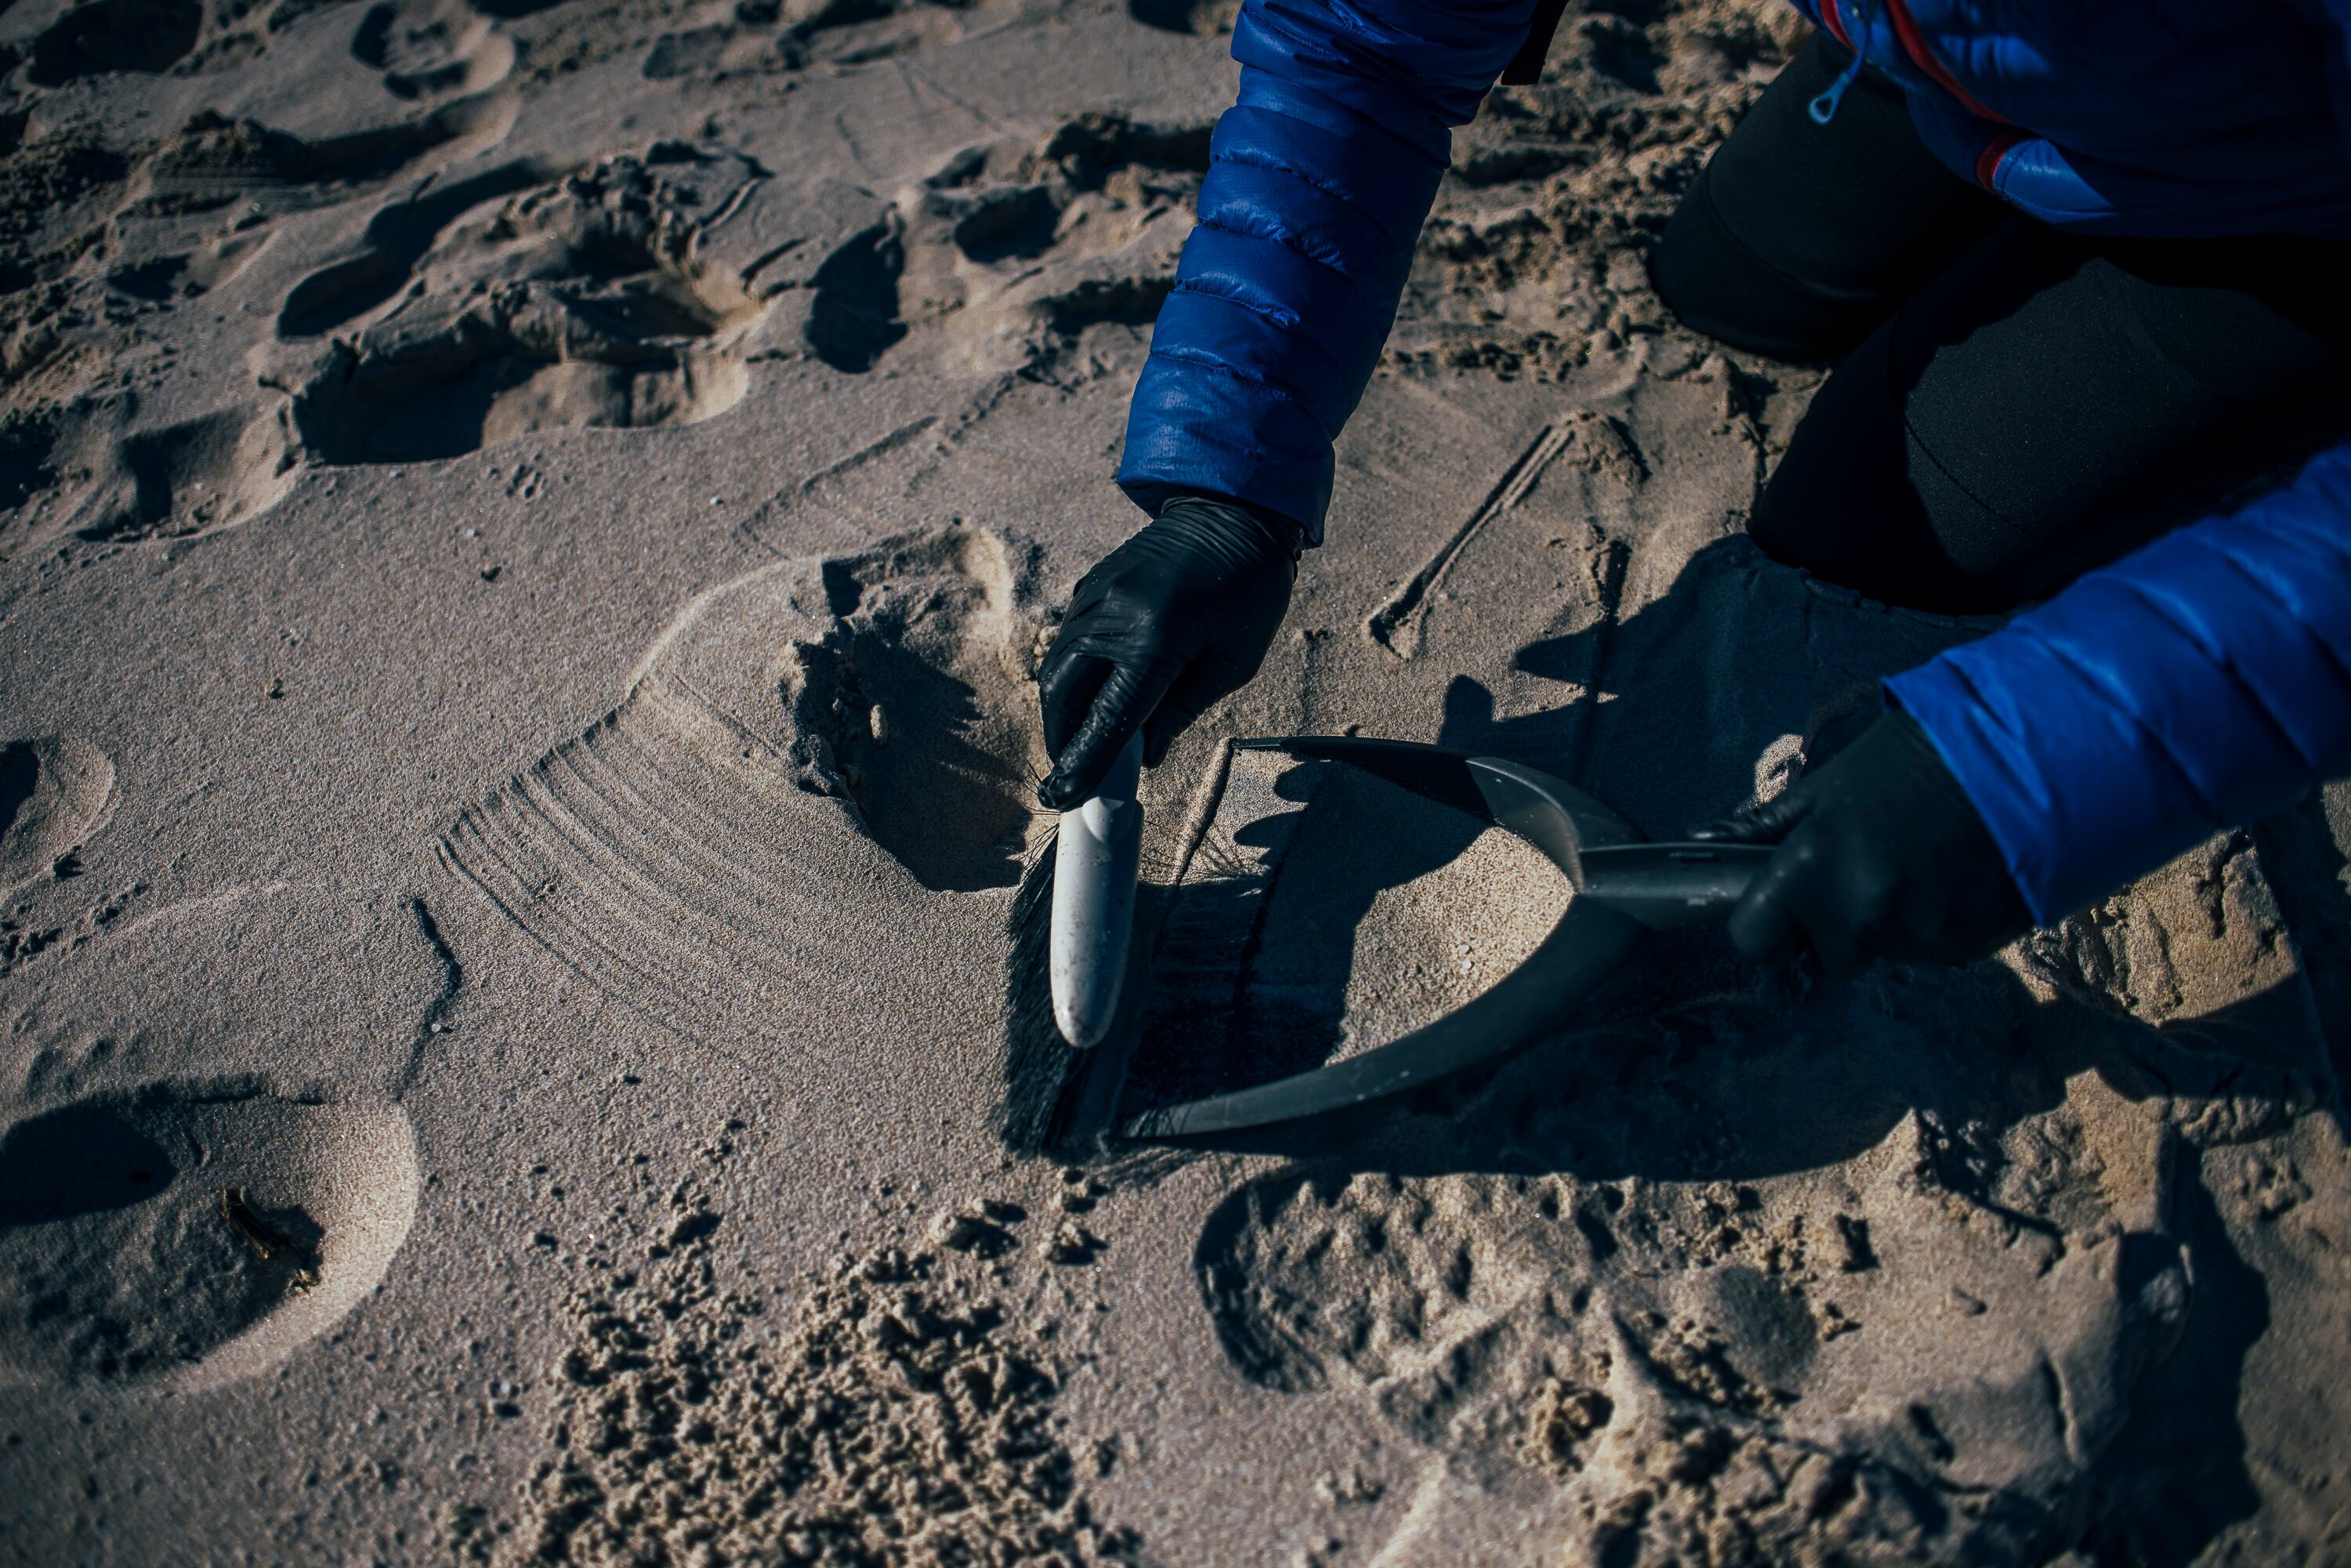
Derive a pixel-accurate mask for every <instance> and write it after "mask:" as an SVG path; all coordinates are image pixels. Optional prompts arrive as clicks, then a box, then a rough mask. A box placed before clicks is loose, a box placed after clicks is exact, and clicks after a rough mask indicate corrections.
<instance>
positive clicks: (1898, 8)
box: [1823, 0, 2009, 169]
mask: <svg viewBox="0 0 2351 1568" xmlns="http://www.w3.org/2000/svg"><path fill="white" fill-rule="evenodd" d="M1829 3H1830V0H1823V8H1825V7H1826V5H1828V4H1829ZM1886 16H1889V17H1891V18H1892V19H1893V22H1894V36H1895V37H1897V38H1900V39H1901V40H1902V51H1903V53H1905V54H1907V55H1908V56H1909V57H1910V63H1911V64H1913V65H1915V66H1917V68H1919V69H1920V70H1922V71H1925V72H1926V73H1927V74H1928V76H1929V77H1932V78H1934V81H1935V85H1936V86H1937V87H1939V88H1941V89H1943V90H1944V91H1945V92H1948V93H1949V94H1950V95H1951V96H1952V97H1953V98H1955V99H1959V107H1960V108H1961V109H1964V110H1967V111H1968V112H1969V113H1970V114H1972V115H1974V116H1975V117H1976V118H1977V119H1978V120H1991V121H1992V122H1993V123H1994V124H1997V125H2006V124H2008V123H2009V120H2008V117H2007V116H2006V115H2004V114H1994V113H1993V112H1992V111H1991V110H1989V109H1986V108H1985V107H1984V106H1983V105H1982V104H1981V103H1980V102H1979V101H1978V100H1977V99H1976V95H1975V94H1973V93H1971V92H1970V91H1969V90H1968V89H1965V88H1963V87H1961V86H1960V85H1959V78H1957V77H1955V76H1953V75H1952V74H1951V73H1950V72H1949V70H1946V69H1945V68H1944V67H1943V62H1942V61H1940V60H1938V59H1937V58H1936V57H1935V52H1934V51H1933V50H1932V49H1929V48H1928V47H1927V35H1925V34H1924V33H1921V32H1920V31H1919V30H1918V24H1917V23H1916V22H1914V21H1912V20H1911V19H1910V7H1909V5H1907V4H1906V3H1905V0H1886ZM1977 167H1978V168H1979V169H1980V168H1981V167H1982V164H1981V163H1980V162H1979V163H1978V164H1977Z"/></svg>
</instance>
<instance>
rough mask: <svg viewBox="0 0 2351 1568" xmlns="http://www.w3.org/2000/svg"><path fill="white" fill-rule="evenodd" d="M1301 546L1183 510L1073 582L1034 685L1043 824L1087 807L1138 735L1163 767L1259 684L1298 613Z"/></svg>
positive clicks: (1197, 508)
mask: <svg viewBox="0 0 2351 1568" xmlns="http://www.w3.org/2000/svg"><path fill="white" fill-rule="evenodd" d="M1300 540H1301V533H1300V530H1299V528H1298V525H1297V524H1296V523H1293V522H1291V521H1290V519H1289V518H1287V517H1276V516H1274V515H1273V514H1271V513H1268V512H1259V511H1257V510H1255V509H1254V508H1251V507H1243V506H1240V505H1238V504H1237V503H1235V502H1231V501H1223V500H1216V499H1212V498H1210V497H1205V496H1186V497H1177V498H1176V499H1175V500H1173V501H1170V502H1169V503H1167V505H1166V507H1165V508H1163V509H1162V510H1161V512H1160V514H1159V516H1158V517H1155V518H1154V519H1152V521H1151V522H1150V523H1148V524H1147V525H1145V526H1144V528H1143V530H1142V531H1141V532H1139V533H1137V534H1135V535H1134V537H1133V538H1130V539H1128V540H1127V541H1126V542H1125V543H1124V544H1123V545H1121V546H1119V547H1118V548H1117V549H1114V550H1113V551H1111V552H1110V554H1108V555H1106V556H1104V557H1103V558H1102V559H1101V560H1100V561H1098V562H1096V563H1095V565H1094V567H1093V570H1091V571H1089V572H1087V573H1086V574H1085V576H1083V577H1082V578H1080V579H1079V580H1078V587H1077V591H1076V592H1075V593H1073V594H1072V595H1071V598H1070V609H1069V613H1068V614H1067V615H1065V616H1064V617H1063V618H1062V620H1061V631H1060V632H1059V633H1058V634H1057V635H1055V637H1054V638H1053V645H1052V646H1051V647H1050V648H1049V649H1047V650H1046V653H1045V662H1044V664H1043V665H1042V666H1041V667H1040V668H1039V670H1038V672H1037V695H1038V696H1039V697H1040V699H1041V700H1042V702H1043V704H1044V708H1045V749H1046V750H1047V751H1049V752H1050V753H1051V754H1052V758H1053V771H1052V772H1051V773H1050V774H1048V775H1047V776H1046V779H1045V781H1044V782H1043V783H1042V784H1040V785H1038V786H1037V799H1038V800H1040V801H1041V802H1042V803H1043V804H1044V806H1045V808H1046V809H1047V810H1053V811H1062V810H1069V809H1070V808H1071V807H1072V806H1075V805H1078V804H1079V803H1081V801H1083V800H1087V799H1088V798H1090V797H1091V796H1092V794H1093V792H1094V789H1095V788H1096V787H1097V786H1098V785H1099V784H1100V783H1101V782H1102V774H1103V773H1104V772H1105V771H1106V770H1107V769H1108V768H1109V767H1110V765H1111V762H1112V761H1113V759H1114V758H1116V757H1117V756H1118V754H1119V752H1120V751H1121V750H1122V749H1123V748H1124V747H1125V745H1126V743H1127V741H1128V740H1129V739H1130V738H1132V737H1134V732H1135V731H1136V730H1137V729H1141V730H1142V731H1143V759H1144V762H1145V763H1147V764H1149V765H1151V766H1153V767H1156V766H1158V764H1159V762H1160V761H1161V760H1162V759H1163V758H1165V757H1166V755H1167V747H1168V745H1169V743H1171V742H1172V741H1174V740H1175V737H1176V736H1177V735H1179V734H1181V733H1182V732H1183V729H1184V727H1185V726H1186V725H1187V724H1190V723H1191V722H1192V720H1193V719H1195V718H1196V717H1198V716H1199V714H1200V711H1201V710H1202V709H1203V708H1206V707H1207V706H1208V705H1209V704H1211V703H1213V702H1215V701H1216V700H1217V698H1218V697H1221V696H1223V695H1226V694H1227V693H1228V692H1233V691H1237V690H1238V689H1239V688H1240V687H1241V686H1242V685H1245V684H1246V683H1247V682H1248V680H1249V677H1250V676H1251V675H1254V674H1257V667H1258V665H1259V664H1261V663H1263V662H1264V659H1265V651H1266V649H1267V648H1268V647H1270V646H1271V644H1272V643H1273V634H1274V632H1276V631H1278V630H1279V629H1280V626H1281V617H1282V613H1283V612H1285V611H1286V610H1288V609H1289V608H1290V583H1291V581H1292V580H1294V579H1295V578H1296V577H1297V575H1298V550H1299V544H1300Z"/></svg>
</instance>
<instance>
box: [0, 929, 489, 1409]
mask: <svg viewBox="0 0 2351 1568" xmlns="http://www.w3.org/2000/svg"><path fill="white" fill-rule="evenodd" d="M455 984H456V975H455V969H454V967H452V964H451V961H450V960H449V958H448V956H447V955H446V953H445V951H444V949H443V948H442V946H440V940H439V936H438V935H437V933H436V932H435V930H434V926H433V925H432V921H431V919H430V917H429V915H426V914H425V913H424V912H423V906H422V905H421V904H416V903H415V902H414V901H413V900H409V899H404V898H400V897H395V896H390V895H371V894H357V893H347V892H342V891H338V890H329V889H323V888H300V887H284V886H279V887H270V888H262V889H255V890H250V891H239V892H232V893H228V894H222V895H220V896H218V897H215V898H211V899H204V900H199V901H196V902H193V903H190V904H179V905H174V906H172V907H170V908H166V909H163V910H160V911H158V912H156V913H155V914H153V915H149V916H147V917H145V918H144V919H141V920H138V921H136V922H132V923H130V924H129V925H127V926H126V927H124V928H122V929H120V930H118V931H116V932H114V933H112V934H111V935H109V936H105V937H103V938H101V939H99V940H98V941H96V942H94V943H92V944H91V945H90V946H88V947H87V948H85V949H83V950H82V951H80V952H78V953H76V954H74V955H73V956H70V957H68V958H66V959H64V960H62V961H57V962H48V963H44V964H41V965H39V966H37V967H31V968H28V969H27V970H26V971H25V972H24V978H23V980H22V981H21V983H19V984H18V985H17V988H16V990H15V991H14V993H13V994H12V998H11V1003H12V1007H13V1009H14V1011H13V1013H12V1020H11V1022H12V1027H11V1029H10V1030H9V1034H8V1037H7V1039H6V1040H5V1044H0V1379H5V1380H14V1381H37V1382H71V1383H99V1384H111V1385H123V1384H156V1383H162V1384H167V1385H172V1386H177V1387H193V1386H205V1385H212V1384H215V1383H219V1382H224V1381H226V1380H229V1379H232V1378H236V1377H243V1376H247V1375H251V1374H253V1373H255V1372H256V1371H259V1370H261V1369H262V1368H264V1367H266V1366H267V1365H269V1364H273V1363H275V1362H276V1361H277V1360H279V1359H281V1358H282V1357H284V1356H285V1355H286V1354H289V1353H290V1352H291V1351H292V1350H293V1349H294V1348H295V1347H296V1346H298V1345H299V1344H301V1343H304V1342H306V1341H308V1340H310V1339H312V1338H315V1337H316V1336H318V1335H319V1334H320V1333H324V1332H325V1331H326V1330H327V1329H329V1327H331V1326H332V1325H333V1324H334V1323H335V1322H337V1321H338V1320H340V1318H341V1317H342V1316H343V1315H344V1314H345V1313H347V1312H350V1310H351V1309H352V1308H353V1307H355V1306H357V1305H358V1304H359V1303H360V1302H361V1301H364V1300H366V1299H367V1297H368V1296H369V1294H370V1293H371V1292H372V1291H374V1290H375V1289H376V1287H377V1285H378V1284H379V1283H380V1282H381V1281H382V1280H383V1278H384V1276H385V1274H386V1272H387V1270H389V1269H390V1267H391V1265H392V1260H393V1258H394V1255H395V1254H396V1253H397V1252H398V1250H399V1249H400V1246H401V1243H402V1239H403V1238H404V1237H405V1236H406V1235H407V1232H408V1228H409V1226H410V1223H411V1221H412V1220H413V1218H414V1215H415V1212H416V1204H417V1197H418V1194H419V1192H420V1191H421V1189H422V1176H421V1174H420V1168H419V1164H418V1153H417V1148H416V1140H415V1135H414V1133H413V1128H412V1126H411V1124H410V1121H409V1117H408V1114H407V1113H406V1112H405V1111H404V1110H403V1109H402V1107H401V1104H400V1100H401V1098H402V1095H403V1094H404V1093H406V1092H407V1091H408V1089H409V1088H410V1087H411V1085H412V1081H413V1079H414V1078H415V1076H416V1074H417V1072H418V1071H419V1070H420V1066H421V1063H422V1061H423V1052H424V1051H425V1049H426V1046H425V1042H426V1041H427V1040H433V1039H435V1038H438V1037H436V1036H434V1034H433V1033H432V1032H431V1030H432V1024H433V1021H434V1019H437V1018H438V1017H439V1016H440V1014H441V1012H442V1010H443V1009H444V1008H445V1006H446V1004H447V1002H448V999H449V997H450V993H451V991H452V990H453V988H455Z"/></svg>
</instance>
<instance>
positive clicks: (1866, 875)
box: [1693, 712, 2032, 976]
mask: <svg viewBox="0 0 2351 1568" xmlns="http://www.w3.org/2000/svg"><path fill="white" fill-rule="evenodd" d="M1693 836H1694V837H1697V838H1701V839H1714V840H1718V841H1720V840H1728V841H1734V842H1740V843H1777V844H1778V845H1779V846H1780V847H1779V850H1778V851H1777V852H1775V853H1774V854H1773V855H1772V856H1771V862H1769V863H1768V864H1767V865H1766V866H1765V867H1764V868H1763V872H1762V874H1761V875H1760V876H1758V877H1757V878H1756V880H1755V883H1754V885H1753V886H1752V887H1750V888H1749V889H1748V890H1747V896H1746V897H1744V898H1742V899H1740V901H1739V907H1738V908H1736V909H1734V910H1733V911H1731V915H1730V939H1731V941H1732V942H1734V943H1735V944H1737V945H1738V947H1739V950H1740V952H1742V953H1744V954H1746V955H1747V956H1749V957H1750V958H1759V959H1764V960H1770V961H1777V960H1782V959H1786V958H1791V957H1793V956H1795V954H1796V951H1797V949H1798V947H1799V946H1809V947H1811V948H1812V950H1813V952H1814V953H1816V954H1817V955H1819V956H1820V960H1821V965H1822V967H1823V968H1825V969H1826V970H1827V971H1828V972H1829V973H1830V974H1831V975H1832V976H1844V975H1849V974H1852V973H1853V972H1854V971H1855V970H1857V969H1859V968H1861V967H1864V966H1865V965H1866V964H1868V963H1870V962H1871V961H1873V960H1875V959H1878V958H1895V959H1926V960H1930V961H1935V962H1940V963H1947V964H1963V963H1966V962H1968V961H1969V960H1970V959H1973V958H1980V957H1982V956H1984V955H1985V954H1987V953H1991V952H1993V951H1995V950H1997V949H1998V948H2000V947H2001V946H2004V945H2005V944H2007V943H2008V942H2010V941H2011V940H2012V939H2014V938H2015V937H2017V936H2021V935H2022V934H2023V933H2024V932H2025V931H2026V930H2028V929H2030V928H2031V926H2032V916H2031V915H2028V914H2027V913H2026V911H2025V907H2024V900H2023V898H2022V895H2021V894H2018V892H2017V890H2016V883H2014V881H2012V880H2011V878H2010V876H2009V874H2008V866H2007V863H2006V862H2004V861H2003V860H2002V859H2001V852H2000V846H1999V845H1998V844H1996V843H1994V842H1993V841H1992V836H1991V830H1990V829H1988V828H1986V827H1985V826H1984V821H1983V818H1982V817H1981V816H1980V815H1979V814H1978V813H1977V811H1976V809H1975V806H1974V805H1973V804H1972V803H1971V802H1970V800H1968V797H1967V792H1966V791H1965V790H1963V789H1960V788H1959V780H1958V779H1955V778H1953V777H1952V776H1951V770H1950V769H1949V768H1947V767H1945V766H1944V764H1943V759H1942V758H1941V756H1940V755H1938V753H1937V752H1936V750H1935V743H1934V742H1933V741H1931V740H1929V739H1928V737H1927V732H1926V731H1925V730H1924V729H1922V728H1920V727H1919V725H1918V721H1917V720H1916V719H1914V718H1912V717H1911V716H1909V715H1908V714H1906V713H1900V712H1894V713H1888V714H1886V716H1884V717H1883V718H1880V719H1878V720H1877V721H1876V723H1875V724H1872V725H1871V726H1870V727H1868V728H1867V729H1865V730H1864V731H1863V732H1862V733H1861V735H1860V737H1858V738H1857V739H1855V741H1854V742H1853V744H1852V745H1850V746H1848V747H1845V748H1844V750H1843V751H1840V752H1838V753H1837V754H1836V755H1835V756H1834V757H1832V758H1829V759H1828V760H1827V761H1825V762H1823V763H1822V764H1821V765H1820V766H1819V767H1818V768H1813V769H1812V770H1809V771H1807V772H1806V773H1805V774H1804V776H1803V777H1802V779H1798V780H1797V781H1796V782H1795V783H1794V784H1792V785H1791V786H1790V787H1789V788H1788V789H1787V791H1786V792H1785V793H1783V794H1782V795H1780V796H1778V797H1776V798H1774V799H1772V800H1767V801H1765V802H1764V803H1763V804H1761V805H1760V806H1750V807H1749V808H1747V809H1746V810H1743V811H1741V812H1740V813H1739V814H1738V815H1737V816H1735V817H1732V818H1730V819H1729V821H1722V822H1717V823H1713V824H1711V825H1709V826H1708V827H1704V828H1700V829H1698V831H1697V832H1696V833H1695V834H1694V835H1693Z"/></svg>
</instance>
